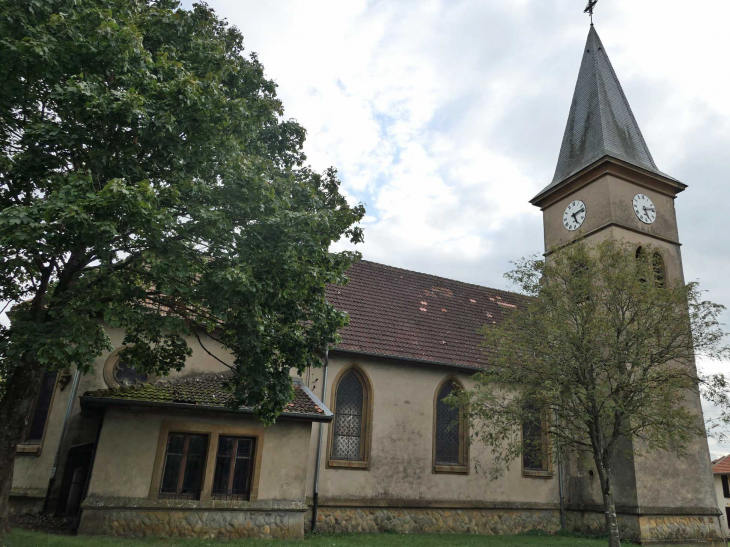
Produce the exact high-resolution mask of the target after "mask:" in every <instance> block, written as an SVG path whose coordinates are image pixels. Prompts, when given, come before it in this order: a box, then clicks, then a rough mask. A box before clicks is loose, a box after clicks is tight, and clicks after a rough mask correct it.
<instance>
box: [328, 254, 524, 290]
mask: <svg viewBox="0 0 730 547" xmlns="http://www.w3.org/2000/svg"><path fill="white" fill-rule="evenodd" d="M357 263H364V264H369V265H371V266H375V267H379V268H385V269H388V270H395V271H399V272H403V273H407V274H413V275H418V276H421V277H428V278H431V279H436V280H439V281H447V282H449V283H457V284H459V285H463V286H465V287H473V288H475V289H487V290H490V291H494V292H498V293H502V294H506V295H510V296H513V297H517V298H529V297H527V296H525V295H524V294H520V293H518V292H515V291H508V290H505V289H495V288H494V287H488V286H486V285H478V284H476V283H469V282H468V281H460V280H458V279H452V278H450V277H442V276H440V275H436V274H430V273H425V272H419V271H416V270H408V269H406V268H399V267H398V266H391V265H389V264H383V263H382V262H374V261H372V260H366V259H364V258H363V259H361V260H359V261H358V262H357ZM338 286H339V285H338Z"/></svg>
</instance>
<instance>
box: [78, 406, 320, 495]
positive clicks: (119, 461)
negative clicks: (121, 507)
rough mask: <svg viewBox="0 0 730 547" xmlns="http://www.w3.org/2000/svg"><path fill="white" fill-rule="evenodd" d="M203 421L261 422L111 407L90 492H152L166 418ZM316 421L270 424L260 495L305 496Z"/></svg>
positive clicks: (215, 423)
mask: <svg viewBox="0 0 730 547" xmlns="http://www.w3.org/2000/svg"><path fill="white" fill-rule="evenodd" d="M165 421H167V422H194V423H195V424H197V425H199V426H203V429H204V427H205V425H206V424H207V425H211V426H230V427H249V426H250V427H259V425H260V424H259V422H258V421H257V420H255V419H254V418H253V417H250V416H245V415H244V416H230V415H224V414H217V413H216V414H208V415H205V414H202V413H196V414H193V413H191V412H159V411H156V410H151V409H146V410H143V411H140V410H127V409H119V408H109V409H107V412H106V415H105V417H104V427H103V429H102V434H101V438H100V440H99V448H98V450H97V454H96V463H95V465H94V474H93V475H92V479H91V483H90V484H89V496H99V497H129V498H148V497H150V493H151V492H150V485H151V483H152V472H153V468H154V464H155V457H156V455H157V449H158V440H159V435H160V428H161V426H162V423H163V422H165ZM311 430H312V426H311V423H310V422H305V421H291V420H280V421H279V422H277V423H276V424H274V425H272V426H271V427H268V428H266V429H265V430H264V436H263V447H264V448H263V454H262V457H261V470H260V477H259V483H258V499H259V500H302V501H303V500H304V494H305V482H306V481H305V478H306V473H307V459H308V455H309V454H308V451H307V447H308V445H309V439H310V436H311Z"/></svg>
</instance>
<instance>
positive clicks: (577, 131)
mask: <svg viewBox="0 0 730 547" xmlns="http://www.w3.org/2000/svg"><path fill="white" fill-rule="evenodd" d="M605 156H612V157H614V158H617V159H619V160H623V161H625V162H627V163H630V164H632V165H636V166H637V167H641V168H643V169H646V170H648V171H651V172H653V173H657V174H659V175H662V176H663V177H667V178H670V179H671V178H672V177H668V175H666V174H664V173H662V172H661V171H659V169H658V168H657V166H656V163H654V159H653V158H652V157H651V152H649V147H648V146H647V145H646V142H645V141H644V137H643V136H642V134H641V130H640V129H639V125H638V124H637V123H636V118H634V114H633V112H631V107H630V106H629V102H628V100H627V99H626V95H625V94H624V91H623V89H622V88H621V83H620V82H619V81H618V77H617V76H616V72H615V71H614V70H613V66H611V61H610V60H609V59H608V54H607V53H606V49H605V48H604V47H603V44H602V43H601V39H600V38H599V36H598V32H596V28H595V27H594V26H591V30H590V32H589V33H588V41H587V42H586V47H585V50H584V53H583V62H582V63H581V65H580V72H579V73H578V82H577V83H576V85H575V92H574V94H573V102H572V104H571V105H570V114H569V115H568V123H567V125H566V128H565V135H564V136H563V144H562V145H561V147H560V156H559V157H558V165H557V167H556V169H555V176H554V178H553V181H552V182H551V183H550V184H549V185H548V186H547V187H546V188H544V189H543V190H542V191H541V192H540V193H539V194H538V195H537V196H535V198H533V200H534V199H536V198H537V197H539V196H541V195H542V194H544V193H545V192H547V191H548V190H550V189H552V188H554V187H555V186H557V185H559V184H560V183H561V182H563V181H564V180H566V179H568V178H569V177H570V176H572V175H574V174H575V173H577V172H578V171H581V170H582V169H584V168H586V167H588V166H589V165H591V164H592V163H594V162H596V161H598V160H600V159H601V158H603V157H605ZM672 180H674V179H672Z"/></svg>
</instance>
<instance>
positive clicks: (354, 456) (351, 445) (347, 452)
mask: <svg viewBox="0 0 730 547" xmlns="http://www.w3.org/2000/svg"><path fill="white" fill-rule="evenodd" d="M334 387H335V397H334V399H335V405H334V406H335V408H334V414H335V417H334V420H333V422H332V429H331V431H332V441H331V444H330V458H329V465H330V466H335V467H360V468H362V467H367V460H368V457H367V454H368V450H367V449H368V445H369V442H368V430H369V421H370V405H369V401H370V389H369V385H368V382H367V380H366V379H365V376H364V374H363V373H362V372H361V371H360V370H359V368H356V367H351V368H350V369H348V370H346V371H344V373H343V374H341V375H340V377H339V378H338V379H337V381H336V383H335V386H334ZM358 464H359V465H358Z"/></svg>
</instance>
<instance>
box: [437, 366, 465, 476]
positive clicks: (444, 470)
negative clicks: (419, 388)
mask: <svg viewBox="0 0 730 547" xmlns="http://www.w3.org/2000/svg"><path fill="white" fill-rule="evenodd" d="M447 383H450V384H452V385H453V386H454V389H455V390H456V391H463V390H464V386H463V384H462V383H461V382H460V381H459V380H458V378H456V377H455V376H452V375H449V376H447V377H446V378H444V379H443V380H441V382H440V383H439V385H438V386H437V387H436V392H435V393H434V395H433V430H432V435H431V445H432V447H431V461H432V469H431V472H432V473H434V474H451V475H468V474H469V423H468V421H467V419H466V415H465V414H464V412H463V411H462V409H461V408H460V409H459V465H443V464H439V463H437V462H436V437H437V422H438V415H437V413H438V402H439V394H440V393H441V390H442V389H443V388H444V386H445V385H446V384H447Z"/></svg>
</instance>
